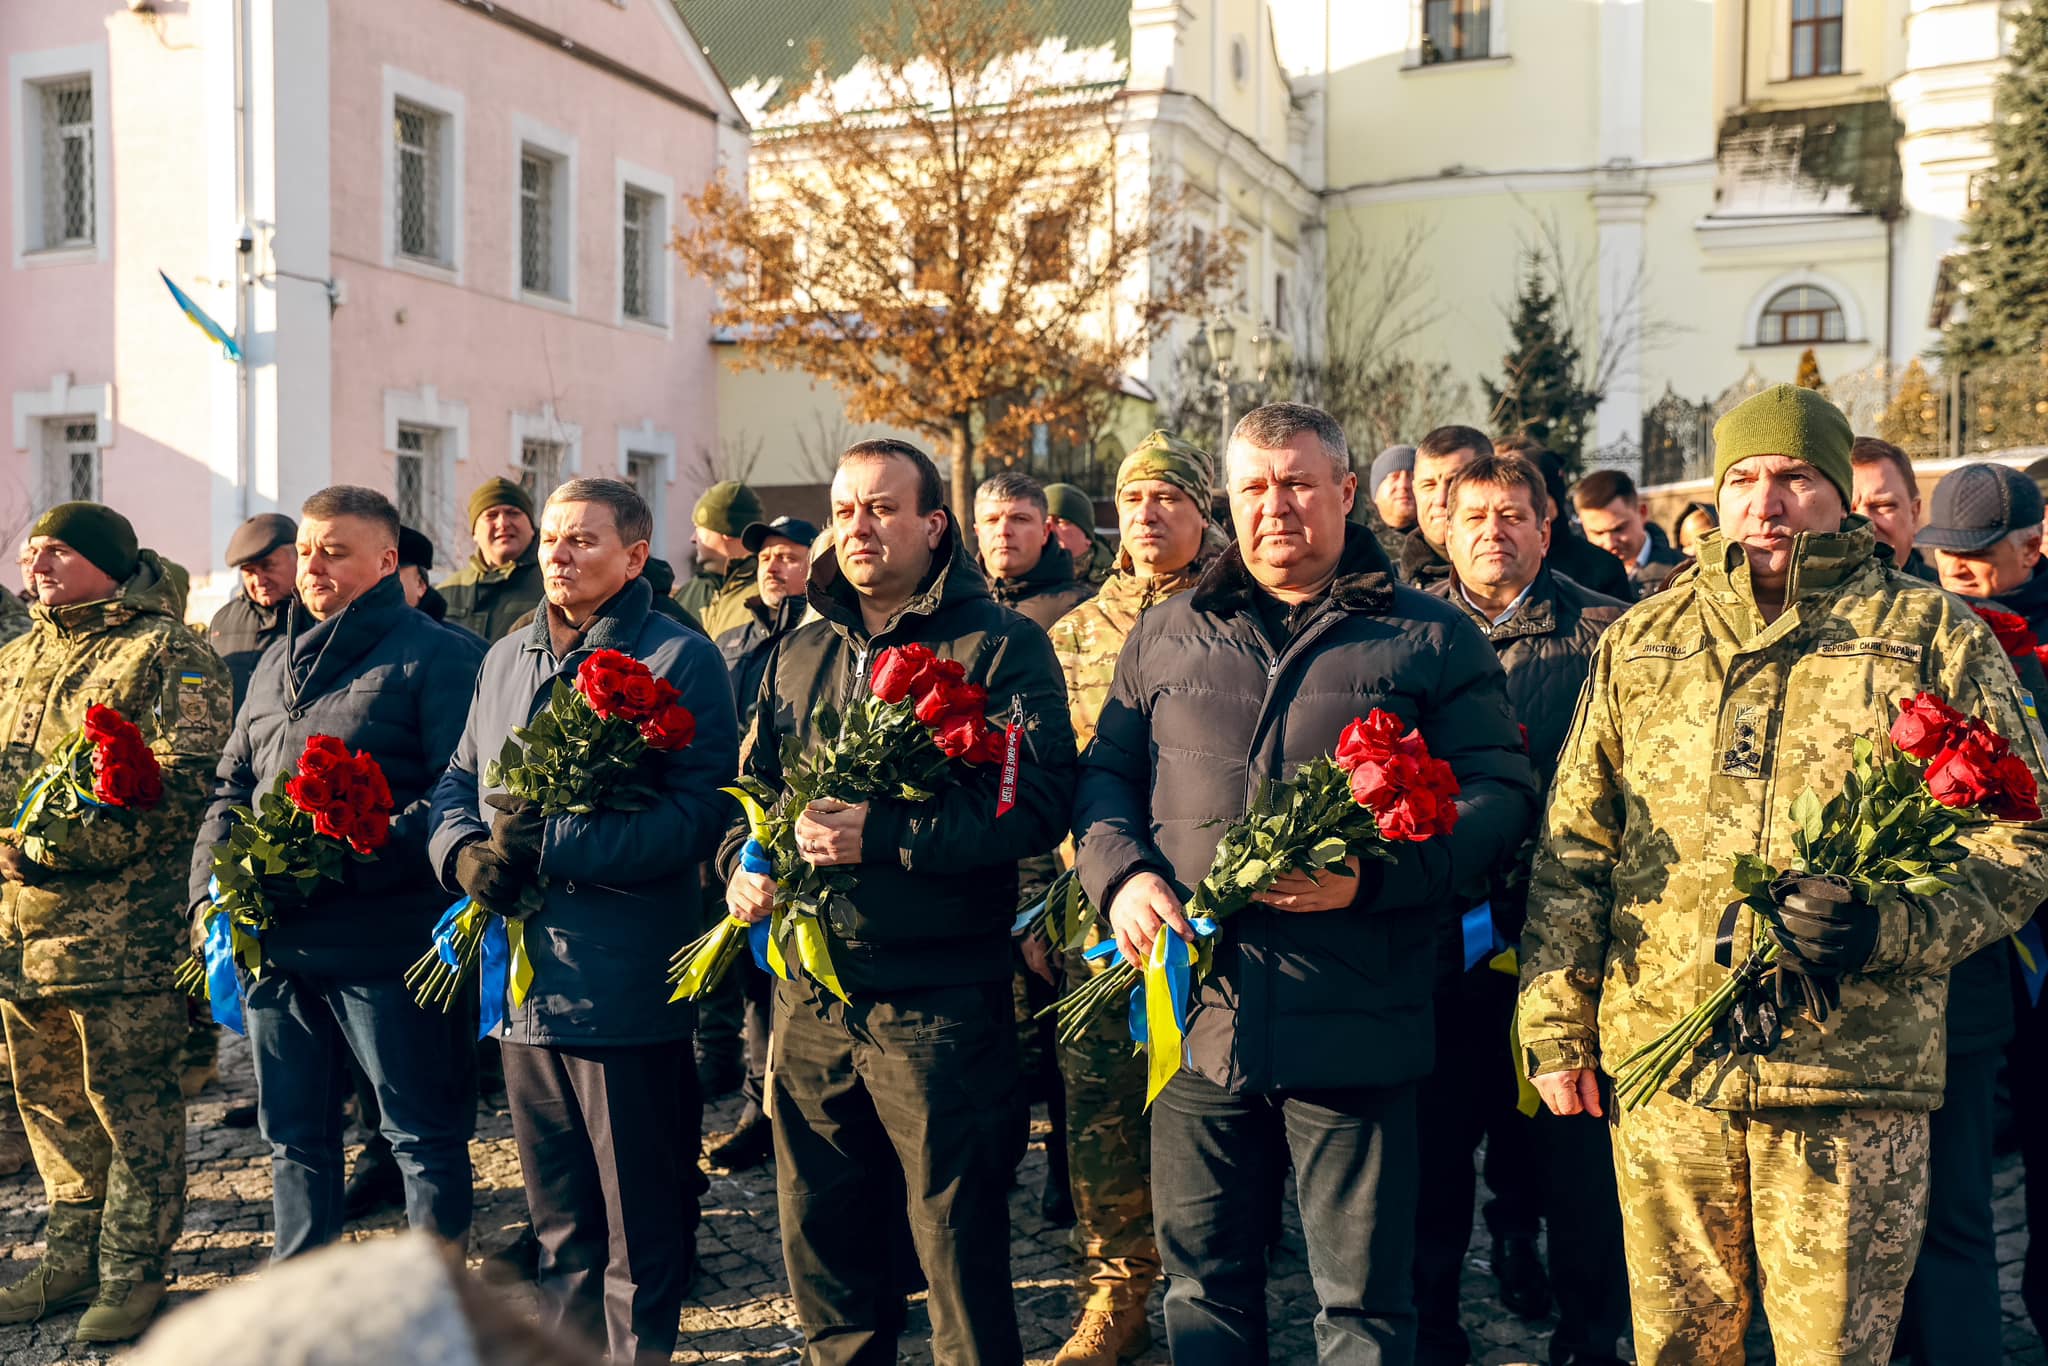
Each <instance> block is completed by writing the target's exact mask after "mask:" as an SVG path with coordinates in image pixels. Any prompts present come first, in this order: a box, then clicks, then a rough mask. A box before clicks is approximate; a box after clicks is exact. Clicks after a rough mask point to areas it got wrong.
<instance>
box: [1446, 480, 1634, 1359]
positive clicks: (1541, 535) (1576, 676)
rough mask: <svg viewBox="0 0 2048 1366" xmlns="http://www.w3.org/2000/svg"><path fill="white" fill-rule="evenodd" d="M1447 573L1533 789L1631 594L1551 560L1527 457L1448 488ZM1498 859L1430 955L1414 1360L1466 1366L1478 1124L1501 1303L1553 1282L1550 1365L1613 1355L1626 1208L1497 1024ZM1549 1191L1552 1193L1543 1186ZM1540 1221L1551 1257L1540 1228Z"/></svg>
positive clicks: (1511, 888)
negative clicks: (1543, 1100)
mask: <svg viewBox="0 0 2048 1366" xmlns="http://www.w3.org/2000/svg"><path fill="white" fill-rule="evenodd" d="M1448 498H1449V510H1450V516H1449V524H1448V534H1447V536H1446V549H1447V550H1448V551H1449V553H1450V560H1451V567H1452V573H1451V576H1450V578H1448V579H1446V580H1445V581H1444V582H1443V583H1442V584H1440V585H1438V586H1437V587H1436V588H1435V589H1433V590H1432V591H1433V592H1434V593H1435V595H1436V596H1437V597H1440V598H1442V599H1443V600H1444V601H1446V602H1448V603H1450V604H1451V605H1452V606H1453V607H1455V608H1457V610H1458V611H1459V612H1461V613H1463V614H1464V616H1465V617H1466V619H1467V620H1469V621H1470V622H1471V623H1472V624H1473V625H1474V626H1475V627H1477V628H1478V629H1479V630H1480V631H1482V632H1484V633H1485V635H1486V638H1487V639H1488V640H1489V641H1491V642H1492V644H1493V648H1494V650H1495V652H1496V653H1497V654H1498V655H1499V657H1500V663H1501V667H1502V668H1503V669H1505V670H1506V671H1507V688H1508V703H1509V705H1510V706H1512V707H1513V708H1514V713H1515V719H1516V720H1518V721H1519V722H1520V723H1521V725H1522V728H1523V735H1524V738H1525V740H1526V741H1527V744H1528V748H1529V761H1530V763H1531V764H1532V765H1533V766H1534V767H1535V770H1536V777H1537V781H1538V787H1539V790H1540V789H1542V788H1546V787H1548V786H1549V784H1550V775H1551V774H1552V773H1553V772H1554V771H1555V770H1556V768H1557V756H1558V754H1559V753H1560V752H1561V751H1562V750H1563V749H1564V742H1565V736H1566V735H1567V734H1568V733H1569V732H1570V730H1571V723H1572V716H1573V714H1574V712H1575V711H1576V710H1577V707H1578V698H1579V689H1580V687H1581V685H1583V684H1584V683H1585V681H1586V673H1587V671H1588V670H1589V669H1590V667H1591V665H1592V660H1593V650H1594V647H1595V645H1597V644H1598V642H1599V640H1600V635H1601V633H1602V632H1603V631H1605V630H1606V629H1607V628H1608V627H1609V626H1610V625H1612V624H1613V623H1614V620H1615V618H1617V617H1619V616H1620V615H1621V614H1622V613H1623V612H1624V611H1626V610H1627V604H1626V603H1622V602H1619V601H1617V600H1616V599H1614V598H1609V597H1603V596H1601V595H1600V594H1598V593H1594V592H1592V591H1591V590H1589V589H1586V588H1582V587H1580V586H1579V585H1578V584H1576V583H1574V582H1572V580H1571V579H1569V578H1567V577H1565V576H1564V575H1562V574H1559V573H1557V572H1555V570H1554V569H1553V568H1552V567H1551V566H1550V565H1549V564H1548V563H1547V561H1546V558H1545V554H1544V552H1545V550H1546V549H1547V548H1548V546H1549V543H1550V536H1551V532H1552V528H1553V523H1552V515H1553V513H1552V509H1551V506H1550V498H1549V495H1548V493H1547V492H1546V491H1545V489H1544V487H1543V476H1542V474H1541V473H1540V472H1539V471H1538V470H1537V469H1536V467H1535V466H1533V465H1531V464H1530V463H1529V462H1528V461H1526V460H1524V459H1522V458H1521V457H1520V456H1485V457H1483V458H1481V459H1480V460H1478V461H1476V462H1475V463H1473V464H1470V465H1467V466H1466V467H1465V468H1464V469H1462V470H1460V471H1459V472H1458V474H1457V476H1456V477H1455V478H1454V479H1453V480H1452V481H1451V485H1450V490H1449V495H1448ZM1534 855H1535V848H1534V846H1533V844H1530V845H1528V846H1525V850H1524V855H1523V856H1522V857H1519V858H1517V859H1516V860H1515V861H1514V862H1512V863H1511V864H1509V865H1507V866H1506V867H1504V868H1502V869H1501V870H1500V873H1499V875H1498V876H1496V877H1495V879H1494V881H1493V885H1492V886H1491V887H1490V888H1488V889H1487V899H1486V900H1485V901H1484V902H1481V903H1479V904H1478V905H1475V906H1473V907H1472V908H1471V909H1470V910H1468V911H1466V912H1465V923H1464V924H1463V925H1451V924H1446V925H1445V926H1444V931H1445V933H1444V936H1443V939H1442V941H1441V948H1440V951H1439V955H1438V968H1439V975H1438V979H1437V1000H1436V1053H1437V1059H1436V1072H1435V1073H1434V1074H1433V1075H1432V1076H1431V1077H1430V1079H1429V1080H1428V1081H1426V1082H1424V1083H1423V1087H1422V1095H1421V1121H1422V1122H1421V1130H1422V1180H1421V1182H1420V1183H1419V1184H1420V1188H1421V1200H1420V1203H1421V1210H1420V1216H1419V1218H1418V1219H1417V1220H1416V1231H1415V1241H1416V1249H1415V1301H1416V1309H1417V1311H1418V1313H1419V1314H1420V1315H1421V1342H1420V1344H1419V1350H1418V1351H1417V1353H1416V1362H1417V1366H1465V1363H1466V1362H1468V1361H1470V1360H1471V1359H1472V1351H1471V1343H1470V1341H1469V1340H1468V1339H1467V1338H1466V1336H1465V1331H1464V1329H1463V1327H1462V1326H1461V1325H1460V1323H1459V1321H1458V1319H1459V1315H1458V1310H1459V1300H1460V1294H1459V1281H1460V1279H1461V1277H1462V1274H1463V1272H1464V1268H1465V1247H1466V1244H1467V1243H1468V1242H1469V1241H1470V1239H1471V1234H1472V1199H1473V1194H1474V1192H1473V1185H1472V1155H1473V1151H1474V1150H1475V1149H1476V1148H1478V1146H1479V1143H1480V1140H1481V1139H1482V1138H1483V1139H1485V1141H1486V1187H1487V1190H1488V1191H1489V1192H1490V1193H1491V1194H1492V1197H1493V1198H1492V1199H1490V1200H1489V1201H1487V1204H1486V1210H1485V1213H1486V1226H1487V1229H1488V1231H1489V1232H1490V1233H1491V1234H1492V1235H1493V1258H1492V1261H1493V1274H1494V1279H1495V1280H1496V1281H1497V1282H1498V1283H1499V1286H1500V1298H1501V1302H1502V1303H1503V1304H1505V1305H1506V1306H1507V1307H1508V1308H1509V1309H1510V1310H1512V1311H1513V1312H1514V1313H1515V1314H1517V1315H1519V1316H1520V1317H1522V1318H1525V1319H1534V1318H1541V1317H1543V1315H1544V1314H1545V1313H1546V1312H1547V1311H1548V1309H1549V1302H1550V1294H1551V1290H1552V1289H1553V1288H1554V1289H1555V1291H1556V1295H1557V1304H1558V1323H1557V1331H1556V1332H1555V1333H1554V1334H1553V1335H1552V1336H1551V1341H1550V1360H1551V1362H1552V1363H1553V1366H1619V1362H1620V1357H1619V1355H1618V1352H1617V1344H1618V1343H1619V1341H1620V1339H1621V1337H1622V1336H1623V1335H1624V1334H1626V1333H1627V1332H1628V1330H1629V1317H1628V1316H1629V1305H1628V1277H1627V1274H1626V1272H1625V1270H1624V1268H1623V1265H1622V1251H1621V1207H1620V1205H1619V1203H1618V1202H1617V1199H1616V1196H1615V1194H1614V1166H1613V1158H1612V1157H1611V1156H1610V1155H1609V1152H1608V1142H1607V1126H1606V1124H1605V1123H1604V1122H1602V1121H1601V1120H1598V1119H1595V1118H1593V1117H1592V1116H1590V1115H1572V1116H1569V1117H1560V1116H1557V1115H1552V1114H1547V1113H1545V1114H1539V1115H1533V1116H1532V1115H1524V1114H1522V1113H1521V1112H1520V1111H1519V1110H1518V1109H1517V1105H1516V1102H1517V1095H1518V1089H1519V1088H1518V1079H1517V1078H1516V1076H1515V1073H1514V1058H1513V1056H1512V1054H1509V1053H1506V1052H1503V1051H1502V1049H1501V1043H1500V1041H1501V1039H1502V1038H1504V1037H1505V1036H1506V1035H1507V1033H1508V1027H1509V1024H1510V1023H1511V1022H1512V1021H1513V1019H1514V1014H1515V976H1514V971H1513V965H1512V964H1511V963H1509V964H1506V965H1505V966H1506V968H1507V970H1506V971H1505V972H1500V971H1495V970H1494V968H1493V967H1492V961H1493V960H1494V958H1495V955H1496V954H1497V953H1498V952H1499V950H1501V949H1502V948H1504V947H1506V946H1507V945H1510V944H1515V943H1518V942H1520V940H1521V936H1522V922H1523V921H1524V920H1525V919H1527V917H1528V896H1529V867H1528V863H1529V859H1530V858H1533V857H1534ZM1547 1192H1556V1193H1557V1196H1556V1198H1546V1193H1547ZM1546 1218H1547V1219H1548V1221H1549V1225H1550V1268H1551V1269H1550V1274H1549V1276H1548V1278H1546V1277H1545V1274H1544V1270H1543V1262H1542V1259H1541V1257H1540V1256H1539V1255H1538V1252H1537V1245H1536V1240H1537V1236H1538V1234H1539V1232H1540V1231H1541V1228H1540V1226H1541V1223H1542V1222H1543V1221H1544V1220H1545V1219H1546Z"/></svg>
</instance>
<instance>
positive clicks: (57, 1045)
mask: <svg viewBox="0 0 2048 1366" xmlns="http://www.w3.org/2000/svg"><path fill="white" fill-rule="evenodd" d="M0 1025H4V1026H5V1029H6V1035H7V1049H8V1052H9V1053H10V1054H12V1056H13V1060H14V1082H15V1094H16V1097H17V1099H18V1100H19V1102H20V1106H21V1118H22V1123H23V1127H24V1128H25V1129H26V1130H27V1131H28V1143H29V1151H30V1152H32V1153H33V1154H34V1155H35V1160H36V1170H38V1171H39V1172H41V1173H42V1177H43V1191H44V1194H45V1195H46V1196H47V1197H48V1199H49V1202H50V1222H49V1229H48V1233H47V1234H46V1242H47V1243H48V1250H47V1251H46V1252H45V1254H44V1260H45V1262H46V1263H47V1264H48V1265H50V1266H52V1267H54V1268H56V1269H58V1270H62V1271H85V1270H90V1269H91V1268H92V1267H93V1266H94V1265H95V1261H96V1262H97V1265H98V1267H99V1273H100V1278H101V1279H102V1280H134V1279H139V1278H156V1277H160V1276H162V1275H163V1268H164V1256H165V1254H166V1253H168V1252H169V1251H170V1248H171V1244H172V1243H173V1242H175V1241H176V1240H177V1237H178V1230H179V1228H180V1227H181V1226H182V1225H183V1223H184V1216H185V1103H184V1100H183V1098H182V1097H180V1096H179V1094H178V1054H179V1049H180V1047H181V1046H182V1045H183V1043H184V1038H185V1002H184V998H183V997H182V996H180V995H176V994H173V993H171V992H154V993H138V994H134V995H118V996H116V995H107V996H63V997H42V998H37V999H33V1000H20V1001H0Z"/></svg>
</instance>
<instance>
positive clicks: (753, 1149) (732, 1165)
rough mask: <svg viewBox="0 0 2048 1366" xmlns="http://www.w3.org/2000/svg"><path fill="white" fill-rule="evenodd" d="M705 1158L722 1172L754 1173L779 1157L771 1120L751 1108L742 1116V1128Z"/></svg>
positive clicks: (736, 1130)
mask: <svg viewBox="0 0 2048 1366" xmlns="http://www.w3.org/2000/svg"><path fill="white" fill-rule="evenodd" d="M704 1156H705V1158H706V1160H707V1161H709V1162H710V1163H711V1165H712V1166H713V1167H715V1168H717V1169H718V1170H719V1171H726V1172H743V1171H750V1170H752V1169H753V1168H755V1167H758V1166H760V1165H761V1164H762V1163H763V1162H766V1161H767V1160H768V1159H769V1158H771V1157H773V1156H775V1131H774V1130H772V1129H770V1128H769V1127H768V1118H767V1116H765V1115H763V1114H762V1113H761V1112H760V1111H759V1110H756V1109H755V1108H754V1107H753V1106H751V1105H750V1106H748V1107H747V1109H746V1111H745V1112H744V1113H743V1114H742V1115H741V1116H740V1127H739V1128H737V1129H735V1130H733V1131H732V1134H731V1136H730V1137H728V1138H727V1139H726V1140H725V1142H723V1143H720V1144H718V1145H717V1146H715V1147H713V1148H712V1149H711V1151H710V1152H708V1153H706V1154H704Z"/></svg>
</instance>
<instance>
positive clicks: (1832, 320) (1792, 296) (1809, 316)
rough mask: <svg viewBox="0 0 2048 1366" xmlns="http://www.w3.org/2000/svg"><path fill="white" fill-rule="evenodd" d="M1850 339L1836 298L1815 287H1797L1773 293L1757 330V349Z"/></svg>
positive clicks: (1765, 306) (1809, 344)
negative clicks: (1760, 347)
mask: <svg viewBox="0 0 2048 1366" xmlns="http://www.w3.org/2000/svg"><path fill="white" fill-rule="evenodd" d="M1848 336H1849V330H1848V326H1847V325H1846V324H1845V323H1844V322H1843V321H1842V306H1841V305H1840V304H1838V303H1836V302H1835V296H1834V295H1832V294H1830V293H1828V292H1827V291H1826V290H1824V289H1815V288H1814V287H1813V286H1812V285H1794V286H1792V288H1790V289H1781V290H1779V291H1778V292H1777V293H1776V294H1773V295H1772V296H1771V301H1770V302H1769V303H1767V304H1765V305H1764V313H1763V317H1762V318H1761V319H1759V320H1758V322H1757V328H1756V344H1757V345H1758V346H1811V345H1813V344H1814V343H1815V342H1838V341H1844V340H1847V338H1848Z"/></svg>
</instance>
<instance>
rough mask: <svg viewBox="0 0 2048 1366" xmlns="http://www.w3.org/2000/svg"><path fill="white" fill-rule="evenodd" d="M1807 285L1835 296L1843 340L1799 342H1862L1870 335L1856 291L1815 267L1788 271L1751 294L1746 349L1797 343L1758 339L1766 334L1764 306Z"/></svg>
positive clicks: (1745, 329)
mask: <svg viewBox="0 0 2048 1366" xmlns="http://www.w3.org/2000/svg"><path fill="white" fill-rule="evenodd" d="M1800 285H1805V286H1806V287H1807V288H1808V289H1818V290H1822V291H1824V292H1825V293H1826V294H1828V296H1829V297H1831V298H1832V299H1834V301H1835V306H1836V307H1837V308H1840V309H1841V310H1842V339H1841V340H1840V341H1816V342H1805V343H1799V344H1800V345H1807V346H1861V345H1864V344H1866V343H1868V342H1869V340H1870V338H1869V336H1868V334H1867V333H1865V332H1864V330H1863V307H1862V305H1861V304H1859V303H1857V301H1856V291H1855V290H1853V289H1851V288H1849V286H1848V285H1846V284H1844V283H1843V282H1842V281H1841V280H1839V279H1836V278H1835V277H1834V276H1832V275H1823V274H1822V273H1820V272H1819V271H1814V270H1796V271H1788V272H1786V273H1785V274H1783V275H1780V276H1778V277H1777V278H1776V279H1774V280H1771V281H1770V282H1769V283H1767V284H1765V285H1764V287H1763V288H1762V289H1760V290H1758V291H1757V292H1756V293H1755V294H1753V295H1751V296H1750V300H1749V308H1748V311H1747V312H1745V313H1744V314H1743V318H1742V343H1741V346H1740V348H1739V349H1741V350H1744V351H1778V350H1782V349H1784V348H1785V347H1788V346H1791V345H1794V343H1791V342H1772V343H1770V344H1769V345H1766V344H1764V343H1763V342H1760V341H1758V340H1757V338H1758V337H1759V336H1760V335H1762V331H1763V320H1764V309H1765V308H1766V307H1768V306H1769V305H1770V302H1771V300H1773V299H1775V298H1777V297H1778V296H1779V295H1780V294H1782V293H1784V292H1785V291H1786V290H1788V289H1794V288H1797V287H1798V286H1800Z"/></svg>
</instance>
